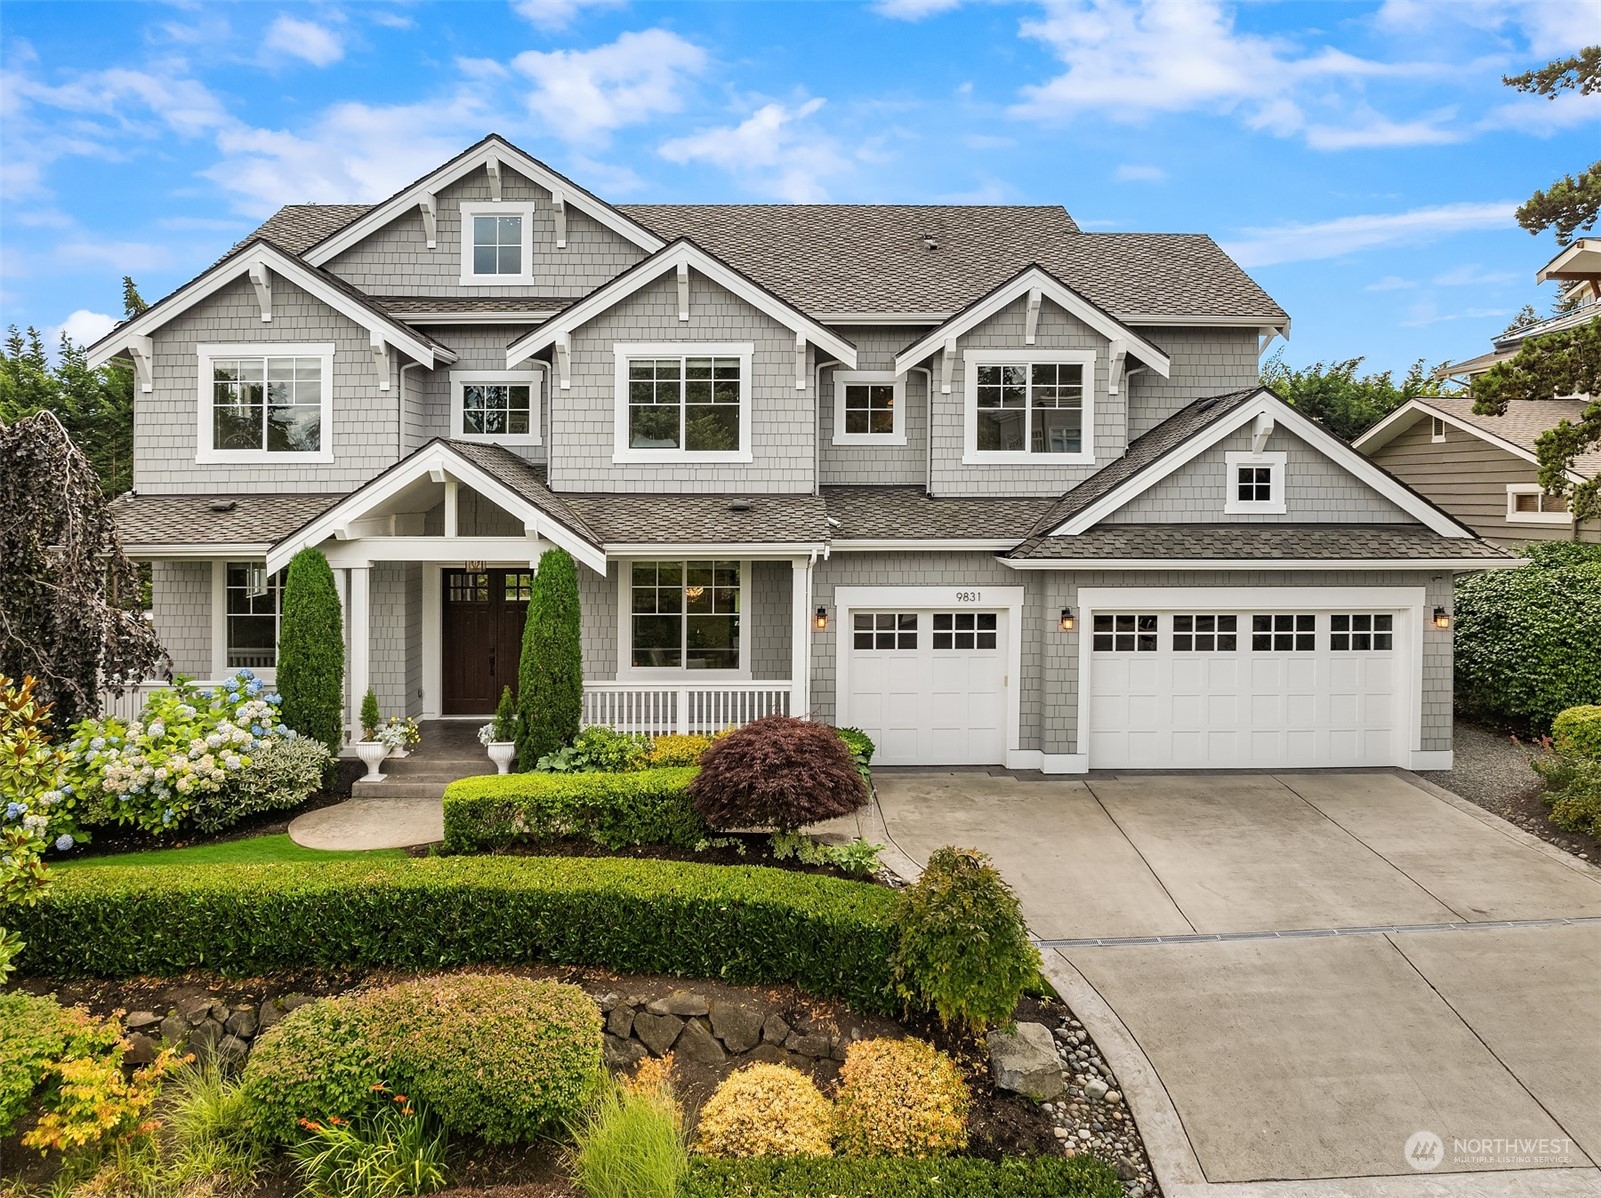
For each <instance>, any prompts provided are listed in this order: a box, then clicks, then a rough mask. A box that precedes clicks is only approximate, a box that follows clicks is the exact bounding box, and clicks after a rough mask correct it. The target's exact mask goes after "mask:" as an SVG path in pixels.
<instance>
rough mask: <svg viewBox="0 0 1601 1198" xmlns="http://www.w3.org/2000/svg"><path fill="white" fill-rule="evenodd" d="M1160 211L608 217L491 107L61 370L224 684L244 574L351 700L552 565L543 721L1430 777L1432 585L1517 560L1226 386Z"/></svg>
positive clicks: (164, 610) (952, 751) (166, 615)
mask: <svg viewBox="0 0 1601 1198" xmlns="http://www.w3.org/2000/svg"><path fill="white" fill-rule="evenodd" d="M1287 327H1288V318H1287V317H1286V316H1285V314H1284V312H1283V311H1282V310H1281V309H1280V308H1279V306H1278V305H1277V304H1276V303H1274V302H1273V300H1272V299H1270V298H1269V297H1268V296H1267V295H1266V294H1264V293H1263V292H1262V290H1261V289H1260V288H1259V287H1258V286H1257V285H1256V284H1255V283H1254V282H1252V281H1251V279H1250V278H1248V277H1247V276H1246V275H1245V273H1244V272H1243V271H1241V270H1240V268H1239V267H1238V266H1237V265H1236V264H1235V263H1234V262H1232V261H1231V260H1230V259H1229V258H1228V257H1227V255H1225V254H1224V253H1223V252H1222V251H1221V250H1220V249H1219V248H1218V247H1217V245H1216V244H1215V243H1214V242H1213V241H1212V240H1211V239H1210V238H1207V237H1205V236H1191V235H1165V234H1125V233H1083V232H1080V231H1079V229H1078V228H1077V226H1076V225H1075V224H1074V223H1073V221H1072V219H1071V217H1069V215H1068V214H1067V213H1066V212H1065V211H1063V210H1062V209H1061V208H1059V207H948V206H895V205H860V206H853V205H803V206H772V205H751V206H739V205H637V206H627V207H616V206H613V205H611V204H608V203H606V202H605V201H603V200H601V199H599V198H598V197H596V196H594V195H592V194H591V193H590V192H588V191H586V190H584V189H583V188H582V187H580V186H578V185H577V184H575V183H573V182H572V181H570V180H568V179H565V178H563V177H561V176H560V175H558V174H556V173H555V172H553V171H551V170H550V169H549V168H548V167H545V166H543V165H542V164H540V163H538V162H536V161H534V160H533V159H531V158H529V157H528V156H527V155H525V154H524V153H522V152H521V151H519V150H518V149H517V148H516V147H514V146H512V145H510V144H508V143H507V142H505V141H503V140H502V139H500V138H497V137H490V138H487V139H485V140H484V141H483V142H480V143H479V144H478V145H475V146H473V147H471V148H470V149H468V150H467V151H465V152H464V153H463V154H461V155H460V156H458V157H457V158H455V159H453V160H451V161H450V162H448V163H446V164H445V165H444V166H442V167H440V168H439V169H438V170H436V171H433V172H431V173H430V174H428V175H427V176H425V177H424V178H422V179H420V180H418V181H417V182H416V183H415V184H413V185H411V186H410V187H407V188H405V189H403V190H402V191H400V192H399V193H397V194H396V195H395V196H393V197H391V198H390V199H388V200H386V201H384V202H383V203H380V204H376V205H372V206H370V207H368V206H352V205H337V206H316V205H294V206H290V207H287V208H284V209H282V210H281V211H280V212H278V213H277V214H276V215H275V216H274V217H272V219H271V220H269V221H268V222H267V223H266V224H265V225H263V226H262V227H261V228H260V229H259V230H257V232H256V233H254V234H253V235H252V236H251V237H250V238H249V239H248V240H247V241H245V242H243V243H242V244H240V245H239V246H237V247H235V248H234V249H233V250H232V251H231V252H230V253H229V254H228V255H227V256H226V257H225V258H223V259H222V261H220V262H218V263H217V264H216V265H215V266H213V267H212V268H211V269H209V270H208V271H206V272H205V273H204V274H202V275H201V276H200V277H199V278H197V279H195V280H193V281H192V282H190V283H188V284H186V285H185V286H183V287H182V288H180V289H179V290H178V291H176V292H175V293H173V294H172V295H170V296H168V297H167V298H165V299H164V300H162V301H161V302H160V303H158V304H156V305H154V306H153V307H152V308H151V309H150V310H149V311H148V312H145V313H144V314H142V315H140V316H138V317H136V318H134V319H132V320H130V321H128V322H127V323H126V324H124V325H122V326H120V327H119V328H118V329H117V330H116V331H114V332H113V333H111V334H110V335H108V336H107V337H106V338H104V339H103V340H102V341H101V342H100V343H99V344H98V345H96V346H94V347H93V349H92V355H91V356H92V359H93V361H95V362H97V363H98V362H103V361H106V360H108V359H110V358H113V357H116V358H130V359H131V360H132V361H133V363H134V366H135V368H136V371H137V383H136V406H135V468H134V478H135V492H134V494H133V496H131V497H129V498H127V499H125V500H123V501H121V502H120V503H119V504H118V505H117V512H118V521H119V525H120V527H121V529H122V533H123V537H124V540H125V542H126V545H127V548H128V550H129V552H130V553H131V554H132V555H134V556H136V557H140V558H144V559H149V560H151V561H152V562H153V563H154V567H153V569H154V611H155V621H156V627H157V630H158V631H159V633H160V635H161V636H162V638H163V640H164V642H165V643H166V645H167V646H168V648H169V651H170V653H171V656H172V659H173V666H174V668H175V669H176V670H178V671H180V672H183V673H186V674H189V675H193V676H199V677H208V676H210V677H215V676H217V675H220V674H222V673H224V672H225V671H228V670H230V669H233V668H235V667H238V666H241V665H248V666H251V667H252V668H255V669H257V670H259V671H262V672H266V673H270V671H271V669H272V665H273V662H274V655H275V644H276V640H277V621H278V615H277V611H278V596H279V578H280V573H279V572H280V571H281V570H282V569H283V567H284V566H285V564H286V563H287V562H288V561H289V559H290V558H291V557H292V556H293V555H294V554H295V553H296V552H297V551H298V550H300V549H301V548H303V547H305V546H308V545H309V546H317V547H319V548H320V549H321V550H322V551H323V552H324V553H325V554H326V555H327V557H328V560H329V561H330V562H331V564H332V565H333V567H334V568H335V570H336V572H337V575H338V578H339V580H340V586H341V588H342V590H343V594H344V600H345V608H346V618H347V640H348V651H347V652H348V671H347V676H348V679H349V689H350V696H351V698H352V700H357V699H359V697H360V695H361V694H362V692H363V691H364V690H365V689H366V688H367V687H368V686H369V685H371V686H372V687H373V689H374V690H375V691H376V692H377V695H378V698H379V701H380V703H381V704H382V706H383V707H384V709H385V710H386V711H389V712H398V711H402V710H403V711H406V712H409V713H411V714H413V715H417V716H424V717H430V718H432V717H448V716H456V715H460V716H474V717H482V716H483V715H485V714H487V713H488V712H489V711H490V710H491V708H492V707H493V705H494V701H495V697H496V696H497V695H498V693H499V690H500V687H501V686H502V684H506V683H512V682H514V681H515V675H516V658H517V653H518V643H519V632H520V628H521V625H522V620H523V609H524V606H525V604H526V599H527V596H528V593H529V585H530V579H531V577H532V571H533V568H534V566H535V565H536V564H537V562H538V559H539V555H540V553H541V552H542V551H543V550H545V549H547V548H548V547H550V546H552V545H556V546H561V547H562V548H565V549H567V550H568V551H570V552H571V553H572V554H573V556H574V557H575V558H576V559H577V561H578V562H579V575H580V600H581V603H582V614H583V641H584V671H585V678H586V683H585V696H584V709H585V719H586V720H588V721H590V722H597V723H607V724H614V725H617V726H622V727H630V728H637V729H642V730H647V731H662V730H671V729H674V728H683V729H715V728H718V727H721V726H724V725H726V724H728V723H731V722H736V721H740V720H745V719H750V718H753V717H754V716H756V715H759V714H762V713H765V712H769V711H786V712H790V713H792V714H796V715H810V716H812V717H815V718H819V719H824V720H831V721H834V722H837V723H840V724H855V725H859V726H861V727H863V728H864V729H866V730H867V731H868V732H869V733H870V734H871V735H872V736H873V737H874V739H875V740H877V741H878V743H879V746H880V748H879V757H878V760H879V761H880V762H882V763H885V764H923V765H935V764H976V765H1005V766H1011V767H1014V768H1038V769H1044V770H1047V771H1051V772H1075V771H1082V770H1085V769H1088V768H1091V767H1096V768H1138V767H1158V766H1184V767H1218V768H1234V767H1285V766H1325V765H1327V766H1334V765H1401V766H1411V767H1415V768H1425V767H1427V768H1441V767H1444V766H1445V765H1448V764H1449V762H1450V760H1451V634H1450V632H1449V631H1448V630H1447V629H1446V628H1445V627H1444V625H1447V624H1448V623H1449V619H1448V615H1447V612H1448V609H1449V605H1450V602H1451V587H1452V576H1453V574H1454V573H1456V572H1459V571H1464V570H1477V569H1484V568H1492V567H1496V566H1501V565H1506V564H1510V563H1511V562H1513V561H1515V560H1516V559H1514V558H1513V557H1512V556H1511V555H1510V554H1508V553H1506V552H1505V551H1503V550H1501V549H1498V548H1495V547H1493V546H1491V545H1488V544H1486V543H1485V542H1484V541H1482V540H1480V539H1479V538H1477V537H1475V536H1474V535H1473V534H1472V532H1471V530H1469V529H1468V528H1466V527H1465V526H1464V525H1463V524H1462V523H1460V522H1459V521H1457V520H1456V519H1454V518H1452V517H1450V516H1449V515H1447V514H1445V513H1444V512H1442V511H1440V510H1439V509H1438V508H1436V507H1434V506H1433V505H1431V504H1430V503H1428V502H1427V501H1425V500H1424V499H1422V498H1420V497H1419V496H1418V495H1416V494H1415V493H1413V492H1412V491H1410V490H1409V489H1407V488H1406V487H1405V486H1404V485H1403V484H1401V483H1400V482H1398V481H1397V480H1396V479H1395V478H1394V477H1392V476H1391V475H1389V474H1387V473H1386V472H1384V471H1383V470H1380V469H1378V468H1376V467H1375V466H1374V465H1373V464H1372V463H1371V462H1369V461H1368V460H1367V459H1365V458H1363V457H1362V456H1361V455H1360V454H1358V453H1356V452H1354V451H1353V450H1352V449H1351V448H1350V447H1349V446H1347V445H1345V444H1344V443H1343V442H1341V441H1339V440H1338V439H1336V438H1334V437H1332V436H1330V435H1328V434H1327V433H1326V432H1325V431H1324V430H1323V429H1321V428H1320V427H1318V426H1317V425H1315V424H1313V423H1311V422H1310V421H1308V420H1307V419H1305V418H1304V417H1303V416H1301V415H1299V414H1298V413H1296V412H1295V411H1293V410H1292V409H1290V408H1288V407H1286V406H1285V405H1284V404H1282V403H1281V402H1280V401H1279V400H1278V399H1276V398H1275V397H1274V396H1273V395H1272V394H1271V393H1270V392H1268V391H1266V390H1264V389H1262V388H1260V387H1259V386H1258V372H1257V365H1258V358H1259V353H1260V350H1261V348H1262V346H1263V345H1264V344H1265V343H1266V342H1267V341H1268V340H1269V339H1270V338H1271V337H1272V336H1273V335H1274V334H1275V333H1277V332H1282V331H1284V330H1285V329H1286V328H1287Z"/></svg>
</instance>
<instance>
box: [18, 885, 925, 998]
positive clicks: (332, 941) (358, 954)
mask: <svg viewBox="0 0 1601 1198" xmlns="http://www.w3.org/2000/svg"><path fill="white" fill-rule="evenodd" d="M894 902H895V896H894V892H893V891H891V890H889V889H887V888H886V887H882V886H874V885H870V884H868V883H864V882H849V881H845V880H843V879H840V878H827V877H819V876H816V875H813V874H801V873H790V872H786V871H784V870H777V869H768V868H764V867H761V866H749V865H734V866H730V865H701V864H698V863H691V862H668V861H634V860H628V859H623V858H614V857H597V858H581V857H439V858H427V857H417V858H405V859H402V860H394V859H386V860H382V861H336V862H329V863H326V864H324V863H321V862H319V863H315V864H313V863H305V864H301V863H281V864H272V865H249V866H241V865H226V866H222V865H218V866H154V865H146V866H107V867H105V868H102V869H82V870H63V871H62V872H61V873H60V874H59V875H58V876H57V878H56V880H55V884H54V885H53V886H52V887H51V889H50V890H49V891H48V892H47V893H46V895H45V896H44V898H43V900H42V901H41V902H39V903H38V904H37V905H36V906H34V907H30V908H20V909H18V908H13V909H8V910H4V911H3V912H0V916H3V920H4V923H5V926H7V927H10V928H15V929H16V930H17V931H18V932H20V933H21V935H22V938H23V940H24V941H25V942H26V944H27V947H26V948H25V949H24V951H23V954H22V958H21V961H20V964H21V965H22V966H23V967H24V968H25V969H26V970H27V971H28V972H29V973H34V974H50V975H57V976H73V977H82V976H91V977H132V976H135V975H139V974H151V975H156V976H173V975H176V974H181V973H183V972H185V971H187V970H190V969H208V970H213V971H215V972H218V973H223V974H227V975H232V976H249V975H254V974H260V973H262V972H264V971H266V970H271V969H287V968H295V967H302V968H304V967H311V968H317V967H325V968H332V967H338V966H363V965H365V966H391V967H397V968H404V969H430V968H435V967H438V966H443V965H513V964H525V963H530V962H536V961H544V962H556V963H560V964H573V965H600V966H605V967H606V968H609V969H615V970H618V971H619V972H624V973H663V974H677V975H680V976H684V977H709V978H722V979H724V980H725V981H728V982H732V983H735V984H741V985H760V984H768V983H778V982H794V983H795V984H796V985H798V986H800V988H801V989H803V990H806V991H809V992H811V993H813V994H821V995H832V996H836V997H839V998H842V999H844V1000H845V1001H847V1002H849V1003H850V1004H851V1005H852V1006H855V1007H857V1008H858V1009H861V1010H866V1011H888V1010H890V1008H891V1006H892V999H891V997H890V976H889V961H890V958H891V956H892V955H893V952H894V947H895V932H894V927H893V924H892V922H891V911H892V909H893V907H894Z"/></svg>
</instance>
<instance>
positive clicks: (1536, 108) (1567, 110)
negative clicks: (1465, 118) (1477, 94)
mask: <svg viewBox="0 0 1601 1198" xmlns="http://www.w3.org/2000/svg"><path fill="white" fill-rule="evenodd" d="M1576 125H1595V126H1601V92H1592V93H1590V94H1589V95H1588V96H1583V95H1580V94H1579V93H1578V92H1575V91H1567V92H1563V93H1562V94H1561V95H1559V96H1557V97H1556V98H1554V99H1547V98H1546V97H1544V96H1527V95H1524V96H1518V97H1517V98H1516V99H1514V100H1508V101H1507V102H1506V103H1504V104H1498V105H1496V106H1495V107H1494V108H1492V109H1490V111H1489V112H1487V113H1485V114H1484V116H1483V117H1482V118H1481V119H1480V121H1479V124H1478V127H1479V128H1480V129H1515V130H1517V131H1518V132H1520V133H1529V134H1533V135H1534V136H1535V137H1552V136H1555V135H1556V134H1558V133H1561V132H1562V131H1563V130H1565V129H1571V128H1573V127H1574V126H1576Z"/></svg>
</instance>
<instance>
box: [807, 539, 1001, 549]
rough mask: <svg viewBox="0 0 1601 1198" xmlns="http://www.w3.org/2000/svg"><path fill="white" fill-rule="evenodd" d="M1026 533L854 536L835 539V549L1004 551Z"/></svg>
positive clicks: (833, 543)
mask: <svg viewBox="0 0 1601 1198" xmlns="http://www.w3.org/2000/svg"><path fill="white" fill-rule="evenodd" d="M1022 539H1023V538H1022V537H943V538H942V537H854V538H843V539H840V540H836V541H833V542H831V545H832V548H833V551H834V552H835V553H896V552H925V553H928V552H958V553H1004V552H1005V551H1007V550H1009V549H1015V548H1016V547H1017V543H1018V542H1019V541H1021V540H1022Z"/></svg>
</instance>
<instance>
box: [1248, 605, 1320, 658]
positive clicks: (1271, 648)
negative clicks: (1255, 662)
mask: <svg viewBox="0 0 1601 1198" xmlns="http://www.w3.org/2000/svg"><path fill="white" fill-rule="evenodd" d="M1316 648H1317V617H1316V616H1315V615H1310V614H1308V613H1306V612H1274V613H1272V614H1258V615H1254V616H1252V617H1251V649H1252V651H1253V652H1256V653H1311V652H1313V651H1314V650H1315V649H1316Z"/></svg>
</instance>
